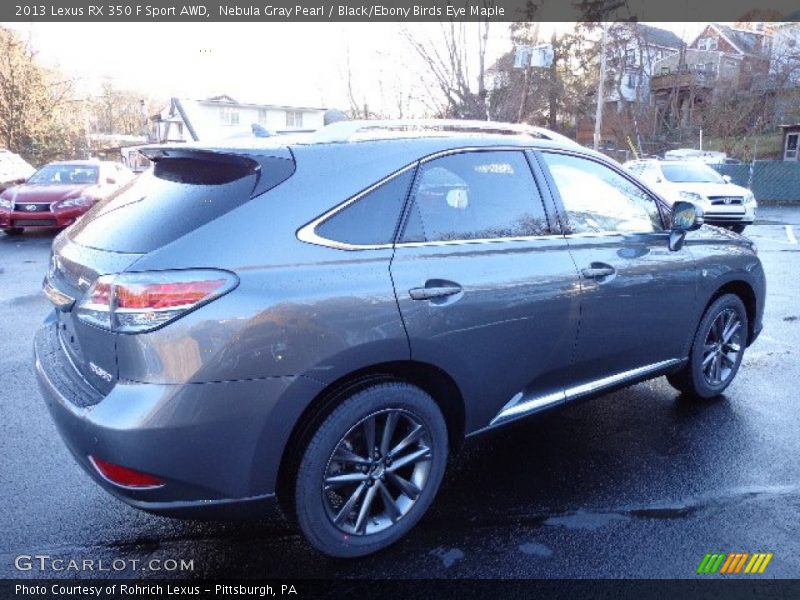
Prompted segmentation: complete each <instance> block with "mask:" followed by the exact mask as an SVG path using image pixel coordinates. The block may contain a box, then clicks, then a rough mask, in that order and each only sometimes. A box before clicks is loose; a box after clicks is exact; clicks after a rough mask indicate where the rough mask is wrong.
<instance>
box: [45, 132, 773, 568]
mask: <svg viewBox="0 0 800 600" xmlns="http://www.w3.org/2000/svg"><path fill="white" fill-rule="evenodd" d="M236 143H237V144H239V145H238V146H235V147H222V146H220V147H195V146H191V145H181V146H175V147H154V148H152V149H150V150H146V151H145V152H146V155H147V157H148V158H149V159H151V160H152V161H153V163H154V167H153V169H152V170H151V171H150V172H148V173H145V174H143V175H141V176H140V177H139V178H138V179H137V180H136V182H135V183H133V184H132V185H130V186H128V187H127V188H126V189H124V190H122V191H120V192H119V193H118V194H116V195H115V196H114V197H112V198H109V199H106V200H103V201H101V202H100V203H98V204H97V205H95V206H94V207H93V208H92V210H91V211H90V212H89V213H88V214H87V215H86V216H85V217H84V218H83V219H82V220H80V221H79V222H78V223H76V224H75V225H73V226H72V227H70V228H69V229H67V230H65V231H64V232H63V233H61V234H60V235H59V236H58V237H57V238H56V239H55V241H54V243H53V252H52V259H51V264H50V268H49V272H48V273H47V277H46V279H45V282H44V290H45V292H46V294H47V295H48V296H49V298H50V299H51V300H52V302H53V303H54V304H55V310H54V311H53V312H52V314H51V315H50V316H49V317H48V319H47V320H46V322H45V323H44V325H43V326H42V328H41V329H40V330H39V331H38V333H37V335H36V340H35V360H36V372H37V375H38V379H39V382H40V385H41V389H42V392H43V395H44V398H45V401H46V403H47V405H48V407H49V410H50V412H51V413H52V416H53V418H54V420H55V422H56V424H57V426H58V428H59V430H60V432H61V435H62V436H63V438H64V441H65V442H66V444H67V446H68V447H69V449H70V451H71V452H72V453H73V454H74V456H75V459H76V460H77V462H78V463H79V464H80V465H81V466H82V467H83V468H84V469H85V470H86V471H87V473H89V475H90V476H91V477H93V478H94V479H95V480H96V481H97V483H98V484H99V485H101V486H102V487H103V488H105V489H106V490H108V491H109V492H111V493H112V494H114V495H115V496H117V497H118V498H120V499H122V500H123V501H125V502H127V503H128V504H131V505H133V506H135V507H137V508H141V509H144V510H147V511H151V512H154V513H159V514H164V515H173V516H181V517H201V516H202V517H210V518H225V517H229V516H233V515H237V516H240V515H250V516H258V515H262V514H264V511H265V510H266V508H268V507H270V506H271V505H273V504H275V502H276V500H277V501H280V505H281V507H282V509H283V511H284V513H285V514H286V515H287V516H288V517H290V518H293V519H296V521H297V523H298V524H299V526H300V528H301V529H302V531H303V532H304V533H305V535H306V537H307V538H308V540H309V541H310V542H311V544H313V545H314V546H315V547H316V548H318V549H319V550H321V551H323V552H325V553H327V554H330V555H335V556H345V557H351V556H359V555H365V554H368V553H370V552H374V551H376V550H379V549H381V548H384V547H386V546H387V545H389V544H391V543H393V542H394V541H396V540H398V539H399V538H400V537H401V536H403V535H404V534H405V533H407V532H408V531H409V530H410V529H411V528H412V527H413V526H414V524H415V523H416V522H417V521H418V520H419V519H420V517H422V515H423V514H424V513H425V511H426V509H427V508H428V507H429V506H430V504H431V502H432V501H433V498H434V496H435V494H436V491H437V488H438V487H439V484H440V483H441V481H442V476H443V474H444V470H445V464H446V462H447V458H448V455H449V453H450V452H451V451H453V450H455V449H457V448H458V447H459V446H460V445H461V444H462V442H463V441H464V440H465V439H466V438H468V437H470V436H475V435H476V434H479V433H481V432H484V431H487V430H490V429H493V428H496V427H499V426H502V425H505V424H507V423H510V422H512V421H515V420H517V419H520V418H523V417H526V416H529V415H532V414H534V413H538V412H541V411H545V410H550V409H554V408H557V407H563V406H565V405H569V404H570V403H572V402H574V401H577V400H581V399H584V398H587V397H590V396H595V395H598V394H601V393H604V392H607V391H609V390H611V389H614V388H618V387H621V386H626V385H630V384H633V383H636V382H639V381H642V380H644V379H648V378H652V377H656V376H659V375H666V376H667V378H668V380H669V382H670V383H671V384H672V385H673V386H675V387H676V388H677V389H678V390H680V391H681V392H683V393H684V394H686V395H690V396H695V397H698V398H710V397H713V396H717V395H719V394H720V393H721V392H722V391H723V390H725V388H726V387H727V386H728V385H729V384H730V383H731V381H732V380H733V378H734V376H735V375H736V372H737V370H738V369H739V366H740V364H741V361H742V354H743V352H744V350H745V348H746V347H747V346H748V345H749V344H751V343H752V342H753V341H754V340H755V339H756V336H758V334H759V331H760V330H761V321H762V313H763V310H764V294H765V281H764V273H763V270H762V267H761V263H760V261H759V259H758V257H757V255H756V251H755V248H754V247H753V245H752V243H751V242H750V241H748V240H747V239H745V238H743V237H741V236H739V235H737V234H734V233H732V232H729V231H725V230H722V229H718V228H716V227H711V226H705V227H700V226H701V224H702V210H701V209H700V208H698V207H696V206H695V205H693V204H691V203H688V202H680V201H679V202H676V203H675V204H674V205H673V206H672V207H671V208H667V207H666V206H665V205H662V204H661V203H660V202H661V201H660V200H659V199H658V197H657V196H656V195H654V194H652V193H651V192H650V190H649V189H647V188H646V187H644V186H643V184H642V183H641V182H640V181H638V180H637V179H635V178H633V177H632V176H631V175H630V174H628V173H626V172H625V171H624V170H623V169H622V168H620V167H619V166H618V165H616V164H614V163H612V162H610V161H609V160H607V159H606V158H604V157H603V156H601V155H599V154H597V153H595V152H592V151H589V150H586V149H583V148H581V147H579V146H577V145H575V144H574V143H571V142H569V141H568V140H567V141H564V140H560V139H558V138H556V136H555V135H552V136H551V135H548V133H547V132H546V131H542V130H534V129H531V130H526V129H522V128H519V127H513V126H504V125H500V124H496V123H490V124H487V123H482V124H475V123H463V122H433V123H431V122H427V123H414V122H410V123H409V122H396V123H392V122H389V123H373V122H341V123H337V124H334V125H330V126H328V127H325V128H323V129H322V130H320V131H318V132H316V133H314V134H305V135H304V136H301V137H289V136H277V137H274V138H266V139H260V140H253V141H252V142H249V141H242V140H237V141H236Z"/></svg>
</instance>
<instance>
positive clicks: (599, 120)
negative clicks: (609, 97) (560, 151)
mask: <svg viewBox="0 0 800 600" xmlns="http://www.w3.org/2000/svg"><path fill="white" fill-rule="evenodd" d="M607 39H608V23H606V22H605V21H603V37H602V39H601V41H600V81H598V82H597V109H596V110H595V113H594V149H595V150H599V149H600V137H601V134H602V130H603V96H604V90H603V88H604V87H605V80H606V43H607Z"/></svg>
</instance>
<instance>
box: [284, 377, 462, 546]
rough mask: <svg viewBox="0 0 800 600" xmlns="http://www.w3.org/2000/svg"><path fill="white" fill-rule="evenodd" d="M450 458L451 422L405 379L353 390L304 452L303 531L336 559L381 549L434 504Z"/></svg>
mask: <svg viewBox="0 0 800 600" xmlns="http://www.w3.org/2000/svg"><path fill="white" fill-rule="evenodd" d="M446 461H447V428H446V425H445V420H444V417H443V416H442V413H441V411H440V410H439V407H438V406H437V404H436V403H435V402H434V401H433V399H432V398H431V397H430V396H429V395H428V394H426V393H425V392H423V391H422V390H421V389H419V388H417V387H415V386H412V385H409V384H405V383H382V384H378V385H374V386H371V387H369V388H367V389H364V390H362V391H360V392H357V393H354V394H353V395H351V396H350V397H349V398H347V399H346V400H345V401H344V402H343V403H342V404H341V405H340V406H339V407H338V408H337V409H336V410H334V411H333V413H331V415H330V416H329V417H328V418H327V419H325V421H324V422H323V423H322V425H321V426H320V428H319V429H318V430H317V432H316V434H314V436H313V438H312V439H311V442H310V443H309V445H308V447H307V449H306V451H305V453H304V454H303V458H302V459H301V462H300V466H299V469H298V473H297V483H296V487H295V509H296V514H297V520H298V523H299V525H300V528H301V529H302V531H303V533H304V534H305V536H306V537H307V538H308V540H309V542H311V544H312V545H313V546H314V547H315V548H317V549H318V550H320V551H322V552H324V553H325V554H328V555H331V556H338V557H355V556H363V555H366V554H370V553H372V552H376V551H378V550H381V549H383V548H385V547H387V546H389V545H390V544H393V543H394V542H396V541H397V540H399V539H400V538H401V537H403V536H404V535H405V534H406V533H408V531H409V530H410V529H411V528H412V527H413V526H414V525H415V524H416V523H417V521H419V519H420V518H421V517H422V515H423V514H424V513H425V511H426V510H427V509H428V507H429V506H430V504H431V502H432V501H433V498H434V496H435V495H436V492H437V490H438V488H439V484H440V483H441V481H442V476H443V475H444V470H445V464H446Z"/></svg>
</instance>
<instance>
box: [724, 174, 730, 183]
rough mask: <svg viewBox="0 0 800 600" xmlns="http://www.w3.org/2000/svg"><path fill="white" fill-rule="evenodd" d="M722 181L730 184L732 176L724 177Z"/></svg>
mask: <svg viewBox="0 0 800 600" xmlns="http://www.w3.org/2000/svg"><path fill="white" fill-rule="evenodd" d="M722 179H724V180H725V183H730V182H731V176H730V175H723V176H722Z"/></svg>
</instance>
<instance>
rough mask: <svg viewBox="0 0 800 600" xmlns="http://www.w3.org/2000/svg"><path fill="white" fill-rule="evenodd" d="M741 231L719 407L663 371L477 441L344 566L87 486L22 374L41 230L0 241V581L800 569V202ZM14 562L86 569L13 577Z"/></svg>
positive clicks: (281, 540)
mask: <svg viewBox="0 0 800 600" xmlns="http://www.w3.org/2000/svg"><path fill="white" fill-rule="evenodd" d="M787 225H788V226H789V227H790V228H791V229H789V230H787ZM792 234H794V235H792ZM746 235H748V236H749V237H751V238H752V239H754V240H755V241H756V242H757V244H758V248H759V254H760V256H761V259H762V261H763V263H764V267H765V269H766V272H767V281H768V298H767V306H766V314H765V321H764V331H763V333H762V335H761V337H760V338H759V340H758V341H757V342H756V343H755V345H753V346H752V347H751V348H750V349H749V350H748V351H747V353H746V355H745V358H744V363H743V367H742V369H741V370H740V372H739V375H738V377H737V379H736V380H735V382H734V383H733V384H732V385H731V387H730V388H729V389H728V391H727V393H726V394H725V396H724V397H722V398H719V399H717V400H713V401H710V402H705V403H698V402H694V401H691V400H688V399H686V398H682V397H680V396H679V395H678V394H677V393H676V392H675V391H674V390H673V389H672V388H671V387H670V386H669V385H668V384H667V382H666V380H665V379H664V378H659V379H656V380H653V381H650V382H646V383H643V384H640V385H637V386H634V387H631V388H628V389H626V390H622V391H619V392H616V393H613V394H608V395H606V396H603V397H601V398H599V399H596V400H593V401H590V402H586V403H582V404H578V405H576V406H571V407H569V408H566V409H564V410H563V411H561V412H558V413H550V414H547V415H544V416H541V417H539V418H535V419H533V420H528V421H526V422H523V423H521V424H516V425H513V426H511V427H509V428H506V429H504V430H501V431H499V432H496V433H494V434H490V435H487V436H484V437H481V438H478V439H477V440H476V441H474V442H473V443H471V444H469V445H468V446H467V447H466V448H465V449H464V450H463V451H462V452H461V453H460V454H459V455H457V456H456V457H455V458H453V459H452V460H451V462H450V465H449V469H448V474H447V476H446V479H445V482H444V484H443V486H442V489H441V491H440V492H439V495H438V498H437V499H436V501H435V503H434V505H433V507H432V509H431V510H430V512H429V513H428V515H427V516H426V517H425V518H424V519H423V521H422V522H421V523H420V524H419V525H418V526H417V527H416V528H415V530H414V531H412V533H411V534H410V535H409V536H408V537H407V538H405V539H404V540H403V541H401V542H400V543H398V544H397V545H395V546H394V547H392V548H390V549H388V550H387V551H384V552H382V553H380V554H378V555H377V556H372V557H368V558H365V559H360V560H355V561H350V562H347V561H341V560H333V559H327V558H325V557H323V556H321V555H319V554H318V553H317V552H315V551H314V550H313V549H311V548H310V547H309V546H308V545H307V544H306V543H305V542H304V541H303V539H302V537H301V536H300V535H299V533H298V532H297V531H295V530H294V529H293V528H292V527H291V526H290V525H289V524H288V523H287V522H285V521H284V520H283V519H282V518H281V517H280V516H279V515H274V516H270V517H267V518H265V519H263V520H260V521H249V522H200V521H180V520H174V519H169V518H163V517H157V516H152V515H148V514H145V513H143V512H139V511H137V510H135V509H133V508H130V507H128V506H126V505H124V504H122V503H121V502H119V501H118V500H116V499H114V498H112V497H111V496H109V495H108V494H106V493H105V492H104V491H102V490H101V489H100V488H99V487H97V486H96V485H95V484H94V483H92V481H90V480H89V478H88V477H87V476H86V475H85V474H84V473H83V472H82V471H81V470H80V468H79V467H78V466H77V465H76V464H75V463H74V462H73V460H72V458H71V456H70V455H69V453H68V451H67V450H66V448H65V447H64V445H63V444H62V442H61V440H60V439H59V436H58V434H57V432H56V429H55V427H54V425H53V423H52V422H51V420H50V417H49V415H48V413H47V411H46V409H45V406H44V403H43V402H42V400H41V399H40V397H39V393H38V390H37V387H36V383H35V379H34V375H33V373H32V368H31V346H32V337H33V333H34V331H35V329H36V327H37V326H38V324H39V322H40V321H41V320H42V319H43V318H44V316H45V315H46V313H47V312H48V310H50V308H49V305H48V302H47V301H46V299H45V298H44V297H43V296H42V295H41V294H40V293H39V289H40V283H41V280H42V277H43V275H44V272H45V270H46V267H47V256H48V251H49V246H50V243H51V242H52V237H53V236H52V234H49V233H34V234H26V235H24V236H22V237H19V238H9V237H6V236H5V235H4V234H2V233H0V532H2V533H0V577H32V578H38V577H52V576H58V577H104V578H105V577H123V576H124V577H130V576H136V577H144V578H148V577H159V578H161V577H174V578H199V577H204V578H205V577H231V578H239V577H248V578H249V577H259V578H261V577H266V578H280V579H292V578H302V577H334V578H340V577H341V578H344V577H367V578H372V577H379V578H383V577H386V578H416V577H433V578H466V577H478V578H540V577H544V578H606V577H615V578H616V577H639V578H651V577H653V578H661V577H670V578H672V577H677V578H683V577H693V576H695V569H696V567H697V565H698V563H699V562H700V560H701V559H702V557H703V556H704V555H705V554H706V553H708V552H725V553H727V552H772V553H774V557H773V559H772V561H771V563H770V564H769V566H768V568H767V570H766V571H765V573H764V575H763V577H775V578H777V577H792V578H796V577H800V398H798V394H797V387H798V382H800V245H798V244H797V243H796V240H794V243H793V238H795V237H800V209H789V208H762V209H761V211H760V212H759V221H758V222H757V224H756V225H755V226H753V227H751V228H749V229H748V231H747V233H746ZM20 555H22V556H26V555H45V556H49V557H51V558H53V559H59V558H60V559H66V560H70V559H72V560H81V561H82V560H90V561H94V562H93V563H92V564H93V568H94V570H92V571H84V572H79V571H75V570H73V569H71V568H66V569H65V570H63V571H52V570H47V571H40V570H39V568H38V565H37V564H36V562H34V564H33V568H32V569H31V570H23V571H20V570H17V568H15V561H16V559H17V557H18V556H20ZM170 559H172V560H176V561H181V560H183V561H185V563H189V562H191V569H189V568H188V566H187V567H186V570H183V571H181V570H180V568H177V569H175V570H173V567H175V565H174V564H173V563H171V562H170ZM45 560H48V561H49V559H45ZM113 561H116V562H113ZM122 561H124V562H122ZM137 561H138V562H137ZM22 564H23V566H24V564H25V563H24V560H23V563H22ZM67 564H68V563H65V565H67ZM62 566H63V565H62ZM117 567H119V568H120V570H119V571H117V570H115V569H116V568H117ZM159 568H160V570H158V569H159ZM98 569H108V570H98Z"/></svg>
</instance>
